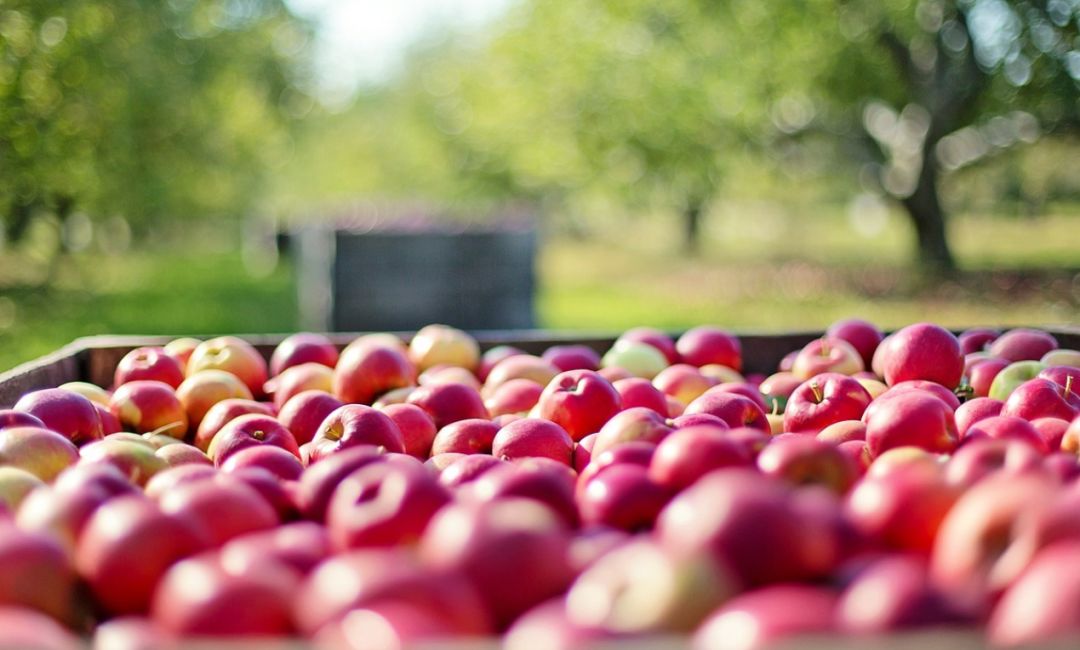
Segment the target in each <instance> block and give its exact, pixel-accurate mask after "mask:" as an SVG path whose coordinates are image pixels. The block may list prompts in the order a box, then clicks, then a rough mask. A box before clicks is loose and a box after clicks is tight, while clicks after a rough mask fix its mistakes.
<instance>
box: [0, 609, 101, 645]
mask: <svg viewBox="0 0 1080 650" xmlns="http://www.w3.org/2000/svg"><path fill="white" fill-rule="evenodd" d="M0 646H3V647H5V648H24V649H28V648H32V649H33V650H82V649H83V648H85V646H84V645H83V643H82V641H81V640H79V638H78V637H76V636H75V635H74V634H72V633H71V631H70V630H68V629H67V628H66V627H64V626H63V625H61V624H60V623H58V622H57V621H56V619H54V618H52V617H50V616H47V615H45V614H42V613H41V612H37V611H34V610H32V609H26V608H23V607H0Z"/></svg>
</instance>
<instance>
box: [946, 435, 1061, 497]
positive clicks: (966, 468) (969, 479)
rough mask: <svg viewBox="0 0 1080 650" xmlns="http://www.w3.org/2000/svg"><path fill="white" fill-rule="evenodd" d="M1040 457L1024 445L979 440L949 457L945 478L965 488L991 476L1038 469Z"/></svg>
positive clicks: (1006, 441) (1041, 458)
mask: <svg viewBox="0 0 1080 650" xmlns="http://www.w3.org/2000/svg"><path fill="white" fill-rule="evenodd" d="M1042 465H1043V456H1042V454H1041V453H1039V452H1038V451H1037V450H1036V449H1035V448H1034V447H1032V446H1031V445H1030V444H1027V443H1026V442H1021V441H1017V440H1002V439H988V438H987V439H982V440H978V439H976V440H971V441H970V442H966V443H964V444H963V445H962V446H961V447H960V448H959V449H957V450H956V453H954V454H953V455H952V457H951V458H949V461H948V463H947V464H946V466H945V479H946V480H947V481H948V482H949V483H952V484H953V485H959V486H962V487H964V488H969V487H971V486H972V485H975V484H976V483H978V482H979V481H981V480H983V479H984V478H986V477H988V476H991V475H993V474H995V473H999V472H1000V473H1007V474H1023V473H1027V472H1032V471H1038V470H1040V469H1041V468H1042Z"/></svg>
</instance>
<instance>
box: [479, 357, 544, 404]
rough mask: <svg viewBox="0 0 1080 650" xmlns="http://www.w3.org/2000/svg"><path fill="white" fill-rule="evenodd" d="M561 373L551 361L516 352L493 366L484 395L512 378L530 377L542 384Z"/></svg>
mask: <svg viewBox="0 0 1080 650" xmlns="http://www.w3.org/2000/svg"><path fill="white" fill-rule="evenodd" d="M557 374H559V369H558V368H556V367H555V366H554V365H552V364H551V363H550V362H548V361H545V360H544V359H541V358H540V357H537V356H533V355H531V354H515V355H512V356H509V357H506V358H504V359H503V360H501V361H499V362H498V363H496V364H495V365H494V367H492V369H491V372H490V373H488V376H487V379H486V380H485V381H484V389H483V392H484V395H485V396H490V395H492V394H493V393H494V391H495V389H497V388H498V387H499V386H501V385H503V384H505V383H506V382H508V381H510V380H511V379H529V380H532V381H535V382H536V383H538V384H540V385H541V386H547V385H548V383H549V382H550V381H551V380H552V379H554V378H555V375H557Z"/></svg>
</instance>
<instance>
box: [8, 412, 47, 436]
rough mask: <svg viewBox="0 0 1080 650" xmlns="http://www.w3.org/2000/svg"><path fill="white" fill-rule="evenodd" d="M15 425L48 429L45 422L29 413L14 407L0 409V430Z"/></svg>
mask: <svg viewBox="0 0 1080 650" xmlns="http://www.w3.org/2000/svg"><path fill="white" fill-rule="evenodd" d="M13 427H38V428H40V429H46V428H48V427H46V426H45V423H44V422H42V421H41V419H40V418H37V417H35V416H33V415H30V414H29V413H23V412H22V411H16V410H14V409H0V431H3V430H4V429H10V428H13Z"/></svg>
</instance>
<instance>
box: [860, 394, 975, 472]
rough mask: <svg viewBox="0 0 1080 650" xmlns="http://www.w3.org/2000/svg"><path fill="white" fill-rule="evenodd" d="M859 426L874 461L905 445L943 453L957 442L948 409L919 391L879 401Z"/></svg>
mask: <svg viewBox="0 0 1080 650" xmlns="http://www.w3.org/2000/svg"><path fill="white" fill-rule="evenodd" d="M879 399H880V398H879ZM863 422H865V423H866V443H867V445H869V447H870V453H871V454H873V455H874V457H875V458H876V457H877V456H880V455H881V453H882V452H884V451H886V450H889V449H893V448H895V447H903V446H908V445H914V446H916V447H921V448H922V449H925V450H927V451H931V452H940V453H947V452H950V451H952V449H953V448H954V447H955V446H956V442H957V439H956V423H955V422H954V420H953V412H952V409H950V408H949V406H948V405H947V404H945V402H943V401H941V400H940V399H938V398H937V397H935V396H933V395H930V394H927V393H925V392H923V391H918V390H909V391H904V392H901V393H897V394H896V396H895V397H892V398H890V399H887V400H883V401H882V402H881V403H880V404H879V405H877V407H876V408H873V409H867V412H866V413H865V414H864V416H863Z"/></svg>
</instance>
